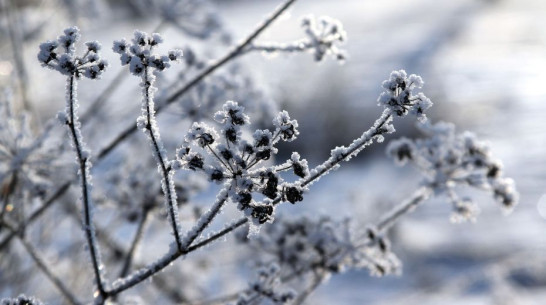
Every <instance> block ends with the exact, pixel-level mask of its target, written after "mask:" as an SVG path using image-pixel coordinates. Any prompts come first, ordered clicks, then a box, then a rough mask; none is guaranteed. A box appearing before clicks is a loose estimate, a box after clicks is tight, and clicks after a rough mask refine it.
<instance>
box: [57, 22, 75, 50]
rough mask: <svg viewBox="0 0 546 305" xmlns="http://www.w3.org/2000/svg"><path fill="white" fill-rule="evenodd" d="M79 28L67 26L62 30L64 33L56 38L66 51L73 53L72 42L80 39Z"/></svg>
mask: <svg viewBox="0 0 546 305" xmlns="http://www.w3.org/2000/svg"><path fill="white" fill-rule="evenodd" d="M80 37H81V35H80V30H79V29H78V27H75V26H73V27H69V28H67V29H65V30H64V35H61V36H59V38H58V39H57V40H58V41H59V45H61V46H63V47H64V48H65V50H66V52H67V53H74V49H75V46H74V44H75V43H76V42H77V41H78V40H79V39H80Z"/></svg>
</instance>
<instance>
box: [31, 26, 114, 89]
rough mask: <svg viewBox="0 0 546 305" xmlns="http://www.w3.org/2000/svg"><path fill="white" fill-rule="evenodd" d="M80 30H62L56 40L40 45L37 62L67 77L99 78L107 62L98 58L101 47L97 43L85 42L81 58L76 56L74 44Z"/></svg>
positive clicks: (78, 37)
mask: <svg viewBox="0 0 546 305" xmlns="http://www.w3.org/2000/svg"><path fill="white" fill-rule="evenodd" d="M80 36H81V35H80V30H79V29H78V28H77V27H71V28H67V29H66V30H64V35H61V36H59V37H58V38H57V40H48V41H47V42H44V43H42V44H40V53H38V60H39V61H40V62H41V63H42V65H43V66H44V67H47V68H50V69H53V70H56V71H59V72H61V73H62V74H64V75H67V76H76V78H80V77H81V75H83V76H85V77H87V78H91V79H96V78H100V76H101V75H102V73H103V72H104V70H105V69H106V67H107V66H108V62H107V61H106V60H103V59H101V58H100V54H99V51H100V49H101V45H100V44H99V43H98V42H97V41H89V42H86V43H85V45H86V47H87V50H86V52H85V54H84V55H83V56H80V57H79V56H76V54H75V51H76V43H77V42H78V40H79V39H80Z"/></svg>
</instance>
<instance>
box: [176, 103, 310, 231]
mask: <svg viewBox="0 0 546 305" xmlns="http://www.w3.org/2000/svg"><path fill="white" fill-rule="evenodd" d="M214 119H215V120H216V121H217V122H218V123H219V124H221V129H220V132H217V131H216V130H215V128H213V127H211V126H208V125H207V124H205V123H194V124H193V125H192V126H191V128H190V130H189V131H188V133H187V134H186V137H185V141H184V144H183V145H182V146H181V147H180V148H179V149H178V150H177V162H176V163H175V164H176V166H177V167H178V168H185V169H190V170H194V171H201V172H204V173H205V174H206V175H207V176H208V178H209V179H210V180H211V181H215V182H218V183H221V182H227V183H228V184H229V192H228V197H229V198H230V199H231V200H232V201H233V202H235V203H237V204H238V208H239V209H240V210H243V211H245V212H246V213H247V215H248V216H250V217H252V219H254V220H255V221H257V222H258V223H259V224H262V223H265V222H267V221H270V220H272V215H273V209H274V205H273V203H272V200H275V199H280V200H282V201H288V202H291V203H293V204H294V203H296V202H298V201H301V200H303V192H304V188H303V187H301V186H298V185H297V184H294V183H287V182H284V181H283V179H282V177H281V176H280V172H283V171H288V170H291V171H292V172H293V173H294V174H295V175H296V176H298V177H300V178H306V177H308V176H309V169H308V166H307V161H306V160H302V159H300V155H299V154H298V153H293V154H292V157H291V159H290V160H288V161H286V162H285V163H283V164H281V165H278V166H269V167H263V165H264V164H266V161H268V160H270V159H271V158H272V157H273V156H274V155H275V154H276V153H277V148H275V145H276V144H277V143H278V142H279V141H281V140H282V141H288V142H289V141H292V140H294V139H296V137H297V136H298V134H299V132H298V129H297V128H298V123H297V121H295V120H292V119H291V118H290V116H289V115H288V113H287V112H286V111H282V112H280V113H279V114H278V115H277V116H276V117H275V118H274V120H273V125H274V126H275V130H274V131H273V132H272V131H270V130H267V129H265V130H256V131H255V132H254V134H253V136H252V140H251V141H247V140H244V139H243V132H242V128H243V127H244V126H245V125H248V124H250V119H249V117H248V116H247V115H246V114H245V113H244V108H243V107H241V106H239V105H238V104H237V103H236V102H233V101H228V102H227V103H225V104H224V106H223V110H222V111H218V112H217V113H216V114H215V115H214ZM261 165H262V167H260V166H261ZM261 199H264V200H261Z"/></svg>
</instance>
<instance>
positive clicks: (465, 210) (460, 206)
mask: <svg viewBox="0 0 546 305" xmlns="http://www.w3.org/2000/svg"><path fill="white" fill-rule="evenodd" d="M479 214H480V208H479V207H478V206H477V205H476V204H475V203H474V202H473V201H472V199H470V198H465V199H462V200H457V201H455V202H453V213H452V214H451V217H450V220H451V222H453V223H462V222H467V221H470V222H475V221H476V217H477V216H478V215H479Z"/></svg>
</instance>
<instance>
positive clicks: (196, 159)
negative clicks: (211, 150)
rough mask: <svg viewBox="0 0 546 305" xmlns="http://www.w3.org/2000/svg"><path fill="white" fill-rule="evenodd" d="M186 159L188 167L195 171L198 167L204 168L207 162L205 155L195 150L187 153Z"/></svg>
mask: <svg viewBox="0 0 546 305" xmlns="http://www.w3.org/2000/svg"><path fill="white" fill-rule="evenodd" d="M184 160H185V161H186V164H187V166H188V168H189V169H191V170H194V171H195V170H197V169H203V165H204V164H205V163H204V162H205V161H204V158H203V156H202V155H201V154H199V153H195V152H190V153H188V154H187V155H185V156H184Z"/></svg>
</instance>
